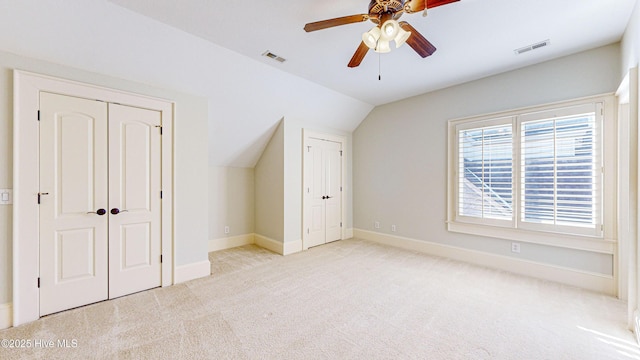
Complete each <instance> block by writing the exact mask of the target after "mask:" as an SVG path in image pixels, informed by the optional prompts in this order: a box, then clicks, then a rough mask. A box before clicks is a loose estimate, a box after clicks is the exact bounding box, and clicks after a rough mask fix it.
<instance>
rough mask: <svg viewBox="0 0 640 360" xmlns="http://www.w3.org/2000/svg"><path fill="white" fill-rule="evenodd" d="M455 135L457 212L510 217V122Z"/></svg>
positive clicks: (511, 149)
mask: <svg viewBox="0 0 640 360" xmlns="http://www.w3.org/2000/svg"><path fill="white" fill-rule="evenodd" d="M458 134H459V139H458V143H459V149H460V150H459V159H458V164H459V169H458V188H459V202H458V206H459V209H458V213H459V215H461V216H469V217H475V218H482V219H500V220H511V219H512V217H513V208H512V199H513V187H512V170H511V169H512V166H513V132H512V125H511V123H510V122H509V123H508V124H501V125H495V126H488V127H481V128H472V129H465V130H462V131H460V132H459V133H458Z"/></svg>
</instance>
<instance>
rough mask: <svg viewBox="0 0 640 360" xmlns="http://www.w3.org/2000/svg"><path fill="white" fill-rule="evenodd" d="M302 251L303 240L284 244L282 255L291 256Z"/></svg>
mask: <svg viewBox="0 0 640 360" xmlns="http://www.w3.org/2000/svg"><path fill="white" fill-rule="evenodd" d="M300 251H302V239H300V240H296V241H289V242H286V243H284V244H282V255H291V254H295V253H298V252H300Z"/></svg>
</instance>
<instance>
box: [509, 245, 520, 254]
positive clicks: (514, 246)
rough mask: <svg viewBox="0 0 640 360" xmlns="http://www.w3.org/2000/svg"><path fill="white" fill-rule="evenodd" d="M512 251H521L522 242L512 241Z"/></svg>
mask: <svg viewBox="0 0 640 360" xmlns="http://www.w3.org/2000/svg"><path fill="white" fill-rule="evenodd" d="M511 252H513V253H517V254H519V253H520V244H519V243H511Z"/></svg>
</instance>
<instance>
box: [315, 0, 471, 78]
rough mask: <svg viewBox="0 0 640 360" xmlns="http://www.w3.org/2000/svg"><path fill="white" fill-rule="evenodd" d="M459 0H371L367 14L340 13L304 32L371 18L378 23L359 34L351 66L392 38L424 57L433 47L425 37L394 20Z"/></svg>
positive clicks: (385, 49)
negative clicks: (339, 15)
mask: <svg viewBox="0 0 640 360" xmlns="http://www.w3.org/2000/svg"><path fill="white" fill-rule="evenodd" d="M456 1H460V0H371V2H370V3H369V12H368V13H367V14H359V15H350V16H343V17H339V18H334V19H328V20H322V21H316V22H312V23H308V24H306V25H305V26H304V30H305V31H306V32H311V31H316V30H322V29H327V28H330V27H334V26H340V25H347V24H352V23H357V22H363V21H367V20H371V22H373V23H374V24H376V25H377V26H376V27H374V28H373V29H371V30H370V31H368V32H366V33H364V34H363V35H362V42H361V43H360V46H359V47H358V49H357V50H356V52H355V54H353V57H352V58H351V61H349V65H348V66H349V67H351V68H353V67H356V66H358V65H360V63H361V62H362V59H364V56H365V55H367V52H368V51H369V49H372V50H374V51H376V52H379V53H383V52H389V51H390V48H389V42H390V41H391V40H394V41H395V43H396V47H398V46H400V45H402V44H403V43H404V42H406V43H407V44H409V46H411V48H413V50H415V52H417V53H418V55H420V56H422V57H423V58H425V57H427V56H429V55H431V54H433V53H434V52H435V51H436V47H435V46H433V45H432V44H431V43H430V42H429V41H428V40H427V39H425V38H424V36H422V35H421V34H420V33H419V32H418V31H417V30H416V29H415V28H414V27H413V26H411V25H410V24H409V23H408V22H406V21H400V22H398V21H397V20H398V19H399V18H400V17H401V16H402V14H404V13H407V14H413V13H416V12H420V11H424V13H423V16H426V12H427V10H426V9H430V8H434V7H436V6H441V5H446V4H449V3H452V2H456Z"/></svg>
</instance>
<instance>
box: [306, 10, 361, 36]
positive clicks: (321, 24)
mask: <svg viewBox="0 0 640 360" xmlns="http://www.w3.org/2000/svg"><path fill="white" fill-rule="evenodd" d="M367 20H369V15H367V14H360V15H349V16H343V17H339V18H335V19H328V20H322V21H316V22H312V23H308V24H306V25H305V26H304V31H306V32H311V31H316V30H322V29H326V28H330V27H334V26H340V25H347V24H353V23H357V22H363V21H367Z"/></svg>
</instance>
